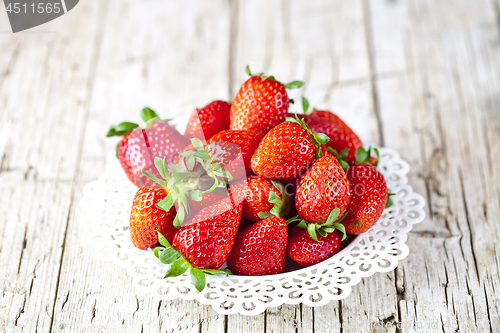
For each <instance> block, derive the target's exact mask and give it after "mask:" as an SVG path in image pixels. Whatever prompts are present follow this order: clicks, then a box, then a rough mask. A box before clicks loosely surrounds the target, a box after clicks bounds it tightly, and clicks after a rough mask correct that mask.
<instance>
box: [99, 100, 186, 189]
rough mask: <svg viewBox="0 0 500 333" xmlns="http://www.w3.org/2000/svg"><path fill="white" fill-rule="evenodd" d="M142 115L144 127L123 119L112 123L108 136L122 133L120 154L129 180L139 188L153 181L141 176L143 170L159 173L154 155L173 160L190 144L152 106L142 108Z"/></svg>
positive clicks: (118, 155)
mask: <svg viewBox="0 0 500 333" xmlns="http://www.w3.org/2000/svg"><path fill="white" fill-rule="evenodd" d="M141 118H142V119H143V120H144V121H145V122H146V124H147V125H146V128H145V129H141V128H139V125H137V124H134V123H129V122H123V123H121V124H119V125H116V126H111V129H110V130H109V132H108V134H107V135H106V136H107V137H110V136H123V139H122V140H121V141H120V143H118V147H117V157H118V160H119V161H120V164H121V165H122V168H123V170H124V171H125V173H126V174H127V177H128V179H130V181H131V182H133V183H135V184H136V185H137V186H138V187H144V186H149V185H150V184H151V182H149V181H148V180H147V178H146V177H142V175H141V170H150V171H151V172H152V173H153V174H155V175H156V176H159V175H158V173H157V172H156V170H155V168H154V166H153V160H154V158H155V157H162V158H167V159H168V161H172V162H173V161H175V159H176V158H177V153H178V152H179V151H181V150H182V149H183V148H184V147H186V146H187V145H188V143H189V142H188V141H187V139H186V138H184V137H183V136H182V135H181V134H180V133H179V132H177V130H176V129H175V128H173V127H172V126H170V125H169V124H168V123H167V122H166V121H163V120H161V119H160V118H158V115H157V114H156V113H155V112H154V111H153V110H151V109H150V108H147V107H146V108H144V109H143V110H142V112H141Z"/></svg>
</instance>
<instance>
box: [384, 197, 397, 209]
mask: <svg viewBox="0 0 500 333" xmlns="http://www.w3.org/2000/svg"><path fill="white" fill-rule="evenodd" d="M393 195H396V194H395V193H389V194H388V195H387V203H386V204H385V208H389V207H391V206H392V205H394V202H393V201H392V199H391V196H393Z"/></svg>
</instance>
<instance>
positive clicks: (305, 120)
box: [107, 67, 391, 291]
mask: <svg viewBox="0 0 500 333" xmlns="http://www.w3.org/2000/svg"><path fill="white" fill-rule="evenodd" d="M247 73H248V74H249V75H250V76H251V77H250V78H249V79H248V80H247V81H246V82H245V83H243V85H242V86H241V88H240V90H239V91H238V93H237V94H236V96H235V98H234V101H233V102H232V103H227V102H225V101H214V102H212V103H210V104H208V105H207V106H205V107H204V108H201V109H196V110H194V111H193V113H192V114H191V117H190V119H189V122H188V125H187V128H186V131H185V134H184V135H181V134H180V133H179V132H177V130H176V129H175V128H174V127H172V126H170V125H169V124H168V120H162V119H160V118H159V117H158V115H157V114H156V113H155V112H154V111H153V110H151V109H149V108H144V109H143V110H142V113H141V117H142V119H143V120H144V121H145V123H146V125H145V127H144V128H140V127H139V125H138V124H134V123H130V122H123V123H121V124H119V125H117V126H112V127H111V129H110V131H109V132H108V135H107V136H123V139H122V140H121V141H120V142H119V144H118V147H117V156H118V159H119V161H120V163H121V165H122V167H123V169H124V171H125V173H126V174H127V176H128V178H129V179H130V180H131V181H132V182H134V183H135V184H136V185H137V186H138V187H139V190H138V191H137V193H136V195H135V198H134V200H133V203H132V209H131V215H130V237H131V240H132V242H133V244H134V246H136V247H137V248H139V249H148V248H154V253H155V255H156V256H157V257H158V258H159V260H160V261H161V262H162V263H165V264H170V266H169V267H168V270H167V273H166V276H165V277H172V276H178V275H181V274H183V273H185V272H187V271H188V270H189V271H190V275H191V279H192V281H193V284H194V285H195V287H196V289H198V290H200V291H201V290H203V288H204V287H205V274H238V275H268V274H278V273H281V272H282V271H283V269H284V268H285V263H286V262H287V261H288V260H289V259H288V258H290V259H291V260H292V261H294V262H295V263H297V264H299V265H302V266H310V265H314V264H316V263H319V262H321V261H323V260H325V259H327V258H330V257H331V256H333V255H334V254H336V253H337V252H338V251H340V250H341V248H342V247H343V246H345V244H346V243H347V241H348V240H349V239H350V237H349V235H356V234H360V233H363V232H366V231H367V230H368V229H370V228H371V227H372V226H373V225H374V224H375V222H376V221H377V220H378V219H379V218H380V216H381V215H382V212H383V210H384V208H385V207H386V206H388V205H390V204H391V200H390V198H389V197H390V194H389V193H388V190H387V186H386V183H385V180H384V177H383V176H382V175H381V174H380V173H379V172H378V171H377V163H378V151H377V150H376V149H373V153H374V155H375V156H372V149H364V148H363V147H362V142H361V140H360V139H359V138H358V136H357V135H356V134H355V133H354V132H353V131H352V130H351V129H350V128H349V127H348V126H347V125H346V124H345V123H344V122H343V121H342V120H341V119H340V118H339V117H337V116H336V115H335V114H333V113H332V112H330V111H319V110H313V111H312V112H310V113H308V111H309V103H308V102H307V100H306V99H305V98H302V105H303V109H304V114H291V113H288V109H289V106H290V103H293V100H290V99H289V98H288V95H287V91H286V90H287V89H292V88H297V87H300V86H301V85H302V82H299V81H293V82H291V83H289V84H282V83H280V82H279V81H277V80H276V79H275V78H274V77H272V76H264V75H263V74H257V75H252V74H251V72H250V70H249V68H248V67H247ZM158 243H159V244H160V245H161V246H157V245H158ZM225 262H227V267H228V269H220V268H221V267H222V266H223V264H224V263H225Z"/></svg>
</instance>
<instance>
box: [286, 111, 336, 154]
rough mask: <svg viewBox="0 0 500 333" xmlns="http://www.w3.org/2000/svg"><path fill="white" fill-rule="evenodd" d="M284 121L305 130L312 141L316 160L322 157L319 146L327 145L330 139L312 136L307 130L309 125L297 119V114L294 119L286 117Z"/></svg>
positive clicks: (322, 136)
mask: <svg viewBox="0 0 500 333" xmlns="http://www.w3.org/2000/svg"><path fill="white" fill-rule="evenodd" d="M285 119H286V121H290V122H292V123H295V124H298V125H299V126H301V127H302V128H303V129H305V130H306V131H307V133H308V134H309V136H310V137H311V140H312V142H313V144H314V146H315V147H316V158H319V157H321V156H323V152H322V151H321V146H322V145H324V144H327V143H328V141H330V138H329V137H328V135H326V134H323V133H315V134H313V133H312V131H311V129H310V128H309V125H307V124H306V122H305V121H304V120H302V119H300V118H299V117H298V115H297V113H295V118H291V117H286V118H285Z"/></svg>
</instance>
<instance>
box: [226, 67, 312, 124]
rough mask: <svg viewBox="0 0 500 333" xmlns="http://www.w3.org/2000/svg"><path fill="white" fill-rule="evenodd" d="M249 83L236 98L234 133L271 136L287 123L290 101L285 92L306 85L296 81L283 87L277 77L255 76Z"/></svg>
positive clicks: (233, 105)
mask: <svg viewBox="0 0 500 333" xmlns="http://www.w3.org/2000/svg"><path fill="white" fill-rule="evenodd" d="M246 72H247V74H248V75H250V76H251V78H250V79H248V80H247V81H245V83H243V85H242V86H241V88H240V90H239V91H238V93H237V94H236V97H235V98H234V101H233V104H232V105H231V112H230V126H229V128H230V129H232V130H255V131H258V132H262V133H263V134H265V133H267V132H268V131H269V130H270V129H271V128H273V127H274V126H276V125H278V124H279V123H281V122H283V121H284V120H285V116H286V113H287V111H288V107H289V105H290V100H289V99H288V95H287V93H286V90H285V89H293V88H299V87H301V86H302V84H303V83H302V82H300V81H293V82H291V83H288V84H285V85H283V84H282V83H280V82H278V81H276V79H275V78H274V77H273V76H263V74H256V75H252V73H251V72H250V68H249V67H248V66H247V67H246Z"/></svg>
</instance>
